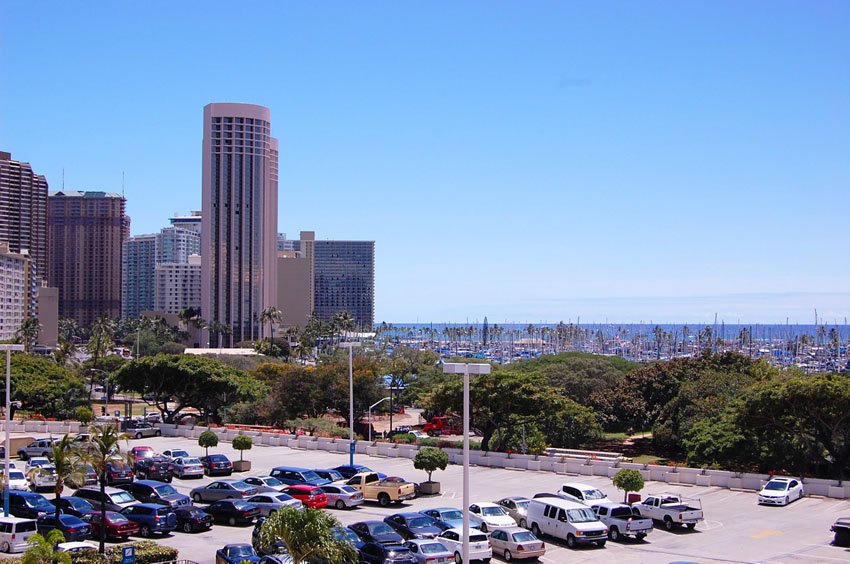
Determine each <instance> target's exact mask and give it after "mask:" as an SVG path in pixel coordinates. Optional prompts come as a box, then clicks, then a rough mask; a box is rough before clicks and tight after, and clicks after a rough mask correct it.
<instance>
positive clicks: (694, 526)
mask: <svg viewBox="0 0 850 564" xmlns="http://www.w3.org/2000/svg"><path fill="white" fill-rule="evenodd" d="M696 526H697V524H696V523H688V529H690V530H691V531H693V530H694V528H696Z"/></svg>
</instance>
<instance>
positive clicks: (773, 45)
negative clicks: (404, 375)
mask: <svg viewBox="0 0 850 564" xmlns="http://www.w3.org/2000/svg"><path fill="white" fill-rule="evenodd" d="M83 6H84V5H83V4H78V3H71V2H16V3H12V2H3V3H2V4H0V77H2V78H0V150H6V151H11V152H12V153H13V155H14V157H16V158H19V159H21V160H26V161H29V162H31V163H32V165H33V167H34V168H35V170H36V171H37V172H39V173H42V174H45V175H46V176H47V178H48V181H49V183H50V186H51V189H59V188H61V186H62V171H63V169H64V175H65V186H66V188H68V189H87V190H108V191H120V190H121V175H122V171H123V172H124V173H125V175H126V196H127V200H128V213H129V214H130V215H131V217H132V222H133V224H132V225H133V226H132V232H133V233H134V234H139V233H146V232H152V231H156V230H158V229H159V228H160V227H163V226H165V225H167V218H168V217H169V216H171V215H173V214H174V213H175V212H179V213H185V212H188V211H189V210H190V209H198V208H199V207H200V192H201V135H202V130H201V120H202V108H203V106H204V105H205V104H207V103H209V102H213V101H218V102H224V101H233V102H250V103H257V104H262V105H266V106H269V107H270V108H271V110H272V130H273V134H274V135H275V136H276V137H278V138H279V139H280V148H281V151H280V171H281V174H280V196H279V200H280V220H279V221H280V229H281V231H285V232H287V233H288V234H289V235H290V236H294V235H297V233H298V232H299V231H300V230H315V231H316V232H317V236H318V237H320V238H328V239H332V238H335V239H374V240H375V241H376V321H382V320H386V321H389V322H403V321H410V322H412V321H417V320H418V321H420V322H428V321H433V322H443V321H465V320H467V319H470V320H472V319H482V318H483V317H484V316H485V315H487V316H489V319H490V320H491V321H496V322H504V321H516V322H526V321H535V322H536V321H550V322H557V321H559V320H564V321H568V320H573V321H574V320H576V319H577V318H579V317H581V319H582V320H583V321H584V320H587V321H604V320H606V319H607V320H609V321H622V322H628V321H641V320H643V321H648V320H653V321H655V322H663V321H671V322H673V321H687V322H704V321H709V320H713V317H714V313H715V312H717V313H718V315H719V316H720V318H721V319H724V320H725V321H726V322H729V323H734V322H737V321H738V320H740V321H741V322H744V323H755V322H768V323H769V322H783V323H784V322H785V319H786V317H790V320H791V321H792V322H795V321H796V322H801V323H811V322H813V320H814V309H815V308H817V309H818V313H819V314H820V316H821V318H822V319H823V320H824V321H826V322H830V323H831V322H834V321H838V322H839V323H841V322H843V318H844V317H848V316H850V284H848V281H850V261H848V259H847V251H848V248H850V235H848V230H847V227H846V226H847V216H848V210H850V206H849V205H848V204H850V159H848V153H850V151H848V149H850V72H848V62H847V56H848V53H850V34H848V33H847V29H848V24H850V3H848V2H843V1H825V0H819V1H817V2H804V1H796V2H782V1H775V2H766V1H745V2H741V1H735V2H719V1H712V2H688V3H682V2H649V1H647V2H625V1H624V2H542V1H537V2H535V1H529V2H519V1H514V2H494V1H488V2H321V3H314V2H242V3H238V5H237V3H216V2H203V3H200V2H198V3H193V2H121V3H107V2H102V3H94V4H90V5H88V7H83Z"/></svg>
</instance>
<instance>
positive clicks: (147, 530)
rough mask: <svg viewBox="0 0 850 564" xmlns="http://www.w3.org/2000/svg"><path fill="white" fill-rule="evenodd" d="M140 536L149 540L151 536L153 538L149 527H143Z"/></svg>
mask: <svg viewBox="0 0 850 564" xmlns="http://www.w3.org/2000/svg"><path fill="white" fill-rule="evenodd" d="M139 534H140V535H142V536H143V537H145V538H148V537H149V536H151V528H150V527H148V526H147V525H142V528H141V529H139Z"/></svg>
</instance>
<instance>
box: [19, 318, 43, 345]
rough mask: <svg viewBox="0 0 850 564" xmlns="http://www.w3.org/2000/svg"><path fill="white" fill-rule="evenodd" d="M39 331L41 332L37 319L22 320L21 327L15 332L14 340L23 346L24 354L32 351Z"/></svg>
mask: <svg viewBox="0 0 850 564" xmlns="http://www.w3.org/2000/svg"><path fill="white" fill-rule="evenodd" d="M39 331H41V323H39V321H38V318H37V317H28V318H26V319H24V321H23V323H21V326H20V327H18V330H17V331H15V338H16V339H18V340H19V341H20V342H21V343H22V344H23V345H24V352H25V353H29V352H30V351H31V350H32V346H33V344H35V341H36V339H38V333H39Z"/></svg>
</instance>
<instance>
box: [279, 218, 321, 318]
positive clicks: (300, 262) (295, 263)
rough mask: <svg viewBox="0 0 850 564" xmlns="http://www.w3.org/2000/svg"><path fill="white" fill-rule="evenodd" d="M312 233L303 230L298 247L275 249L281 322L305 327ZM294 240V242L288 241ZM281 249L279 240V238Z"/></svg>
mask: <svg viewBox="0 0 850 564" xmlns="http://www.w3.org/2000/svg"><path fill="white" fill-rule="evenodd" d="M315 236H316V235H315V233H314V232H312V231H302V232H301V239H300V240H299V241H297V242H298V248H299V249H302V248H303V249H304V250H303V251H302V250H287V251H284V250H278V252H277V284H278V291H277V308H278V309H279V310H280V312H281V321H280V324H281V325H284V326H286V327H302V328H303V327H304V326H305V325H306V324H307V320H308V319H309V318H310V315H312V313H313V243H314V240H315ZM290 242H293V241H290ZM278 249H280V239H278Z"/></svg>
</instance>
